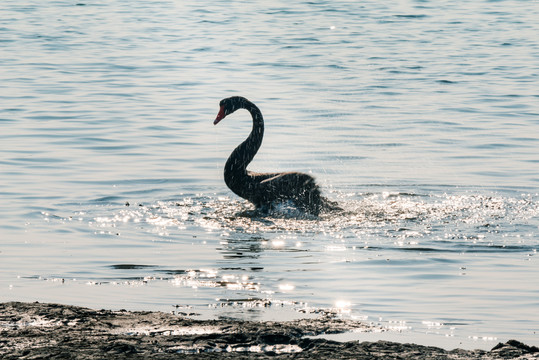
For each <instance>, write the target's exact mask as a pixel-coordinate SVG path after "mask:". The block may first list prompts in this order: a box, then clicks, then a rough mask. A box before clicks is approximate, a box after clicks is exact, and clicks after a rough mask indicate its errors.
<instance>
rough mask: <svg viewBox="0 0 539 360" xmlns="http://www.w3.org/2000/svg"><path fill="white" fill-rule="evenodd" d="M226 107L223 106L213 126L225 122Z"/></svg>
mask: <svg viewBox="0 0 539 360" xmlns="http://www.w3.org/2000/svg"><path fill="white" fill-rule="evenodd" d="M225 116H226V115H225V107H224V106H221V108H220V109H219V114H217V117H216V118H215V120H214V122H213V125H217V124H218V123H219V121H221V120H223V119H224V118H225Z"/></svg>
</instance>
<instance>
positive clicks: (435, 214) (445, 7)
mask: <svg viewBox="0 0 539 360" xmlns="http://www.w3.org/2000/svg"><path fill="white" fill-rule="evenodd" d="M538 17H539V7H538V6H537V4H536V3H534V2H528V1H516V0H512V1H479V2H475V3H469V2H468V3H459V2H456V3H446V4H438V3H432V2H428V1H394V2H389V3H387V4H380V3H379V2H369V1H367V2H362V3H361V4H356V3H354V2H346V1H337V2H335V1H332V2H325V1H320V2H299V3H295V4H291V3H285V2H279V1H274V2H270V3H268V2H250V3H243V2H229V1H228V2H214V3H212V5H207V4H202V3H197V2H185V1H183V2H175V1H159V2H158V1H149V0H145V1H139V2H137V3H136V4H129V5H127V4H125V3H123V2H120V1H108V2H97V1H88V2H85V1H80V2H76V1H67V0H59V1H51V2H46V3H43V2H38V1H29V2H26V3H25V4H20V3H19V2H15V1H3V2H2V4H1V5H0V47H1V50H2V51H1V59H2V64H1V65H0V66H1V68H2V71H1V72H0V80H1V83H2V87H1V88H0V102H1V104H2V106H0V143H1V145H0V174H1V176H2V179H3V181H2V185H1V187H0V194H1V196H2V202H1V205H0V219H1V220H0V237H1V242H0V270H1V271H0V288H1V289H2V290H1V291H0V300H1V301H8V300H24V301H54V302H61V303H70V304H77V305H85V306H90V307H103V308H114V309H119V308H127V309H148V310H163V311H178V312H184V313H191V314H199V315H193V316H198V317H200V318H204V317H206V318H207V317H235V318H245V319H267V318H271V319H278V320H283V319H289V318H293V317H300V316H315V315H316V314H319V313H321V312H325V311H333V312H337V313H339V314H340V315H341V316H344V317H350V318H354V319H364V320H366V321H370V322H373V323H376V324H380V325H382V326H384V327H386V328H389V329H392V330H395V331H402V332H403V333H404V334H408V335H404V336H409V335H410V334H411V335H412V338H419V337H421V336H423V334H428V335H429V336H428V338H427V340H425V341H426V342H428V343H429V344H433V345H440V346H446V344H447V339H449V340H450V344H449V345H447V346H450V347H451V346H453V347H454V346H458V345H460V346H465V347H484V348H490V347H492V346H493V345H495V343H497V342H498V341H505V340H507V339H510V338H516V339H518V340H520V341H524V342H526V343H529V344H533V345H538V344H539V340H538V337H537V330H538V328H539V318H538V316H537V314H538V313H539V311H538V310H539V301H538V299H539V283H538V282H537V280H536V279H537V278H538V275H539V265H538V263H537V256H536V251H537V246H538V243H539V241H538V239H539V235H538V234H539V203H538V200H539V195H538V192H539V156H538V155H537V154H539V136H538V135H537V134H539V105H538V104H539V101H538V100H539V92H538V88H537V83H538V81H539V79H538V77H539V41H538V40H537V36H536V35H537V33H538V30H539V26H538V25H537V21H536V19H537V18H538ZM231 95H243V96H246V97H248V98H249V99H250V100H252V101H253V102H255V103H256V104H257V105H258V106H259V107H260V108H261V110H262V112H263V114H264V116H265V119H266V134H265V139H264V143H263V146H262V148H261V150H260V152H259V154H258V155H257V157H256V159H255V161H254V162H253V163H252V165H251V169H252V170H259V171H277V170H283V171H284V170H299V171H304V172H309V173H312V174H313V175H315V176H316V177H317V180H318V181H319V183H320V184H321V186H322V187H323V189H324V193H325V195H326V196H327V197H329V198H331V199H332V200H335V201H338V202H339V203H340V204H341V206H342V207H343V209H344V211H343V212H342V213H337V214H335V213H334V214H324V215H322V216H321V217H320V218H318V219H314V218H309V217H300V218H296V217H295V216H294V214H293V213H292V214H291V213H290V212H289V210H287V209H282V211H280V212H278V213H275V214H270V215H263V214H257V213H252V212H251V213H250V212H249V210H250V209H251V208H250V205H249V204H248V203H245V202H244V201H242V200H241V199H238V198H237V197H235V196H234V195H233V194H232V193H231V192H230V191H229V190H228V189H227V188H226V186H225V184H224V182H223V179H222V167H223V165H224V163H225V161H226V159H227V157H228V154H229V153H230V152H231V151H232V149H233V148H234V147H235V146H236V145H237V144H238V143H239V142H241V141H242V140H243V138H245V137H246V136H247V134H248V132H249V129H250V123H249V122H250V118H249V115H248V113H247V112H238V113H235V114H234V115H233V116H230V117H227V118H226V119H225V120H224V121H223V122H221V123H220V124H219V125H218V126H213V125H212V121H213V119H214V118H215V115H216V114H217V111H218V102H219V100H220V99H222V98H224V97H227V96H231ZM406 339H407V341H409V337H408V338H406Z"/></svg>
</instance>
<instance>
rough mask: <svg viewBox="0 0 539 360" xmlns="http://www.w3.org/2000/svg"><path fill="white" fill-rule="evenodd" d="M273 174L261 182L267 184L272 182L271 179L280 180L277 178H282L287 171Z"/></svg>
mask: <svg viewBox="0 0 539 360" xmlns="http://www.w3.org/2000/svg"><path fill="white" fill-rule="evenodd" d="M271 175H273V176H272V177H268V178H267V179H264V180H262V181H261V182H260V183H261V184H265V183H268V182H270V181H278V180H277V179H279V178H282V177H283V176H284V175H285V173H280V174H271Z"/></svg>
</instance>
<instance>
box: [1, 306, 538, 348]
mask: <svg viewBox="0 0 539 360" xmlns="http://www.w3.org/2000/svg"><path fill="white" fill-rule="evenodd" d="M368 330H369V325H367V324H362V323H358V322H351V321H344V320H339V319H332V318H321V319H314V320H313V319H304V320H295V321H290V322H249V321H234V320H192V319H186V318H183V317H181V316H179V315H173V314H166V313H162V312H146V311H144V312H130V311H109V310H92V309H87V308H82V307H77V306H70V305H59V304H43V303H20V302H8V303H1V304H0V357H1V358H2V359H42V358H47V359H149V358H151V359H179V358H181V359H191V358H193V359H194V358H196V359H247V358H249V359H252V358H257V359H266V358H268V359H269V358H271V359H310V358H324V359H539V348H537V347H533V346H527V345H525V344H522V343H520V342H518V341H514V340H511V341H508V342H506V343H505V344H501V343H500V344H498V345H497V346H495V347H494V348H493V349H492V350H490V351H484V350H471V351H470V350H459V349H456V350H451V351H447V350H444V349H441V348H437V347H429V346H422V345H415V344H400V343H395V342H388V341H378V342H362V343H360V342H357V341H351V342H335V341H330V340H326V339H322V338H310V337H309V336H312V335H318V334H323V333H326V334H327V333H340V332H346V331H368Z"/></svg>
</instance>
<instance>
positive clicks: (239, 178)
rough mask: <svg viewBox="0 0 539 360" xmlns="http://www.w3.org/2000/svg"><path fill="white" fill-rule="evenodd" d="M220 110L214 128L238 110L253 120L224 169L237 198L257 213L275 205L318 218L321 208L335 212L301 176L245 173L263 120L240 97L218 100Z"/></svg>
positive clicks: (310, 181) (261, 134) (261, 132)
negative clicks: (290, 205) (285, 204)
mask: <svg viewBox="0 0 539 360" xmlns="http://www.w3.org/2000/svg"><path fill="white" fill-rule="evenodd" d="M219 106H220V110H219V113H218V114H217V117H216V118H215V121H214V122H213V124H214V125H217V124H218V123H219V121H221V120H223V119H224V118H225V117H226V116H227V115H230V114H232V113H233V112H234V111H236V110H238V109H246V110H247V111H249V112H250V113H251V116H252V118H253V129H252V130H251V133H250V134H249V136H248V137H247V139H245V141H244V142H242V143H241V144H240V145H239V146H238V147H237V148H236V149H234V151H233V152H232V154H230V156H229V158H228V160H227V162H226V165H225V172H224V173H225V174H224V175H225V182H226V185H227V186H228V187H229V188H230V190H232V191H233V192H234V193H235V194H236V195H238V196H240V197H242V198H244V199H246V200H249V201H250V202H251V203H253V204H254V205H255V206H256V207H257V208H259V209H267V208H271V207H272V206H273V205H275V204H276V203H282V202H286V201H292V202H293V203H294V205H295V206H296V207H297V208H298V209H300V210H302V211H304V212H306V213H310V214H312V215H318V214H319V213H320V211H321V210H322V208H323V207H328V206H329V207H330V208H335V207H334V204H333V202H330V201H328V200H326V199H325V198H323V197H322V196H321V195H320V189H319V187H318V185H317V184H316V182H315V180H314V178H313V177H312V176H310V175H308V174H303V173H300V172H280V173H255V172H252V171H249V170H247V165H249V163H250V162H251V161H252V160H253V158H254V157H255V155H256V153H257V152H258V149H259V148H260V145H262V138H263V137H264V119H263V118H262V113H261V112H260V109H259V108H258V107H257V106H256V105H255V104H253V103H252V102H250V101H249V100H247V99H245V98H243V97H241V96H233V97H229V98H227V99H223V100H221V102H220V103H219Z"/></svg>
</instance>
